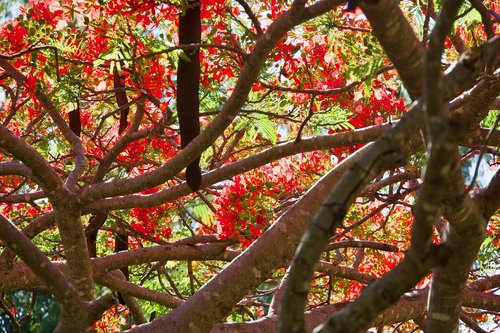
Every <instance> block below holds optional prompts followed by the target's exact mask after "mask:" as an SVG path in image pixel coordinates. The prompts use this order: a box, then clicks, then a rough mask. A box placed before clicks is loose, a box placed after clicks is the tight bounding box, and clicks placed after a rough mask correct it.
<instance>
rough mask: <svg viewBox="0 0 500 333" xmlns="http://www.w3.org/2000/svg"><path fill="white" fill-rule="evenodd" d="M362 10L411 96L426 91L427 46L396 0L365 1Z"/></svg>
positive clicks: (417, 95)
mask: <svg viewBox="0 0 500 333" xmlns="http://www.w3.org/2000/svg"><path fill="white" fill-rule="evenodd" d="M361 9H362V10H363V13H364V14H365V15H366V17H367V18H368V21H370V25H371V26H372V29H373V34H374V35H375V37H377V40H378V41H379V43H380V45H382V48H383V49H384V51H385V53H386V54H387V56H388V57H389V59H390V60H391V61H392V63H393V64H394V66H395V67H396V69H397V71H398V73H399V76H400V77H401V80H402V81H403V83H404V85H405V87H406V89H407V90H408V93H409V95H410V97H411V98H412V99H414V100H416V99H418V98H419V97H420V96H421V95H422V93H423V91H424V90H423V80H422V72H423V69H424V53H425V50H424V47H423V46H422V43H421V42H420V41H419V40H418V39H417V36H416V35H415V32H414V31H413V28H412V27H411V26H410V23H409V22H408V20H407V19H406V18H405V17H404V15H403V13H402V12H401V9H400V8H399V6H398V1H396V0H378V1H363V2H361Z"/></svg>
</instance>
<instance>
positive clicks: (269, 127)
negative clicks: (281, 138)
mask: <svg viewBox="0 0 500 333" xmlns="http://www.w3.org/2000/svg"><path fill="white" fill-rule="evenodd" d="M255 125H256V127H257V130H258V131H259V133H260V134H262V137H264V138H265V139H267V140H269V141H271V143H272V144H275V143H276V141H278V138H277V136H276V129H275V128H274V125H273V122H272V121H270V120H269V119H267V118H260V119H257V121H256V122H255Z"/></svg>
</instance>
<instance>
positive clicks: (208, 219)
mask: <svg viewBox="0 0 500 333" xmlns="http://www.w3.org/2000/svg"><path fill="white" fill-rule="evenodd" d="M193 213H194V216H196V217H197V218H199V219H200V220H201V222H203V223H205V224H208V225H210V224H212V223H213V222H214V221H215V214H214V212H212V210H210V208H209V207H208V206H207V205H205V204H201V205H198V206H195V207H194V208H193Z"/></svg>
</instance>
